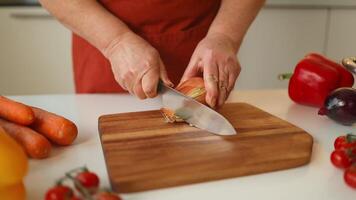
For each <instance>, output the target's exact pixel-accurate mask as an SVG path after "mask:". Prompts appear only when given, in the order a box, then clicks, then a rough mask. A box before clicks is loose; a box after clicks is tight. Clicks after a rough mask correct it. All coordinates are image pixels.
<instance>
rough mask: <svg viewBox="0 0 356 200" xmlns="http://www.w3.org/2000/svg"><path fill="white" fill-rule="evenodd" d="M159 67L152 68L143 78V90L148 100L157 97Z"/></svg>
mask: <svg viewBox="0 0 356 200" xmlns="http://www.w3.org/2000/svg"><path fill="white" fill-rule="evenodd" d="M158 81H159V67H153V68H150V69H149V70H148V71H147V72H146V73H145V74H144V75H143V77H142V89H143V91H144V93H145V95H146V97H148V98H153V97H155V96H157V86H158Z"/></svg>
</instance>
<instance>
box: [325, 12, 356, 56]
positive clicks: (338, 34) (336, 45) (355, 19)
mask: <svg viewBox="0 0 356 200" xmlns="http://www.w3.org/2000/svg"><path fill="white" fill-rule="evenodd" d="M355 23H356V9H349V10H347V9H333V10H331V11H330V25H329V34H328V40H327V48H326V53H327V55H328V56H330V57H331V58H334V59H336V60H341V59H342V58H344V57H347V56H356V34H355V33H356V26H355Z"/></svg>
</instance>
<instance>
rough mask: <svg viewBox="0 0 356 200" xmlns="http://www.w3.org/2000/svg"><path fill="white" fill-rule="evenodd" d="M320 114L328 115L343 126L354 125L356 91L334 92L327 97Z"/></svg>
mask: <svg viewBox="0 0 356 200" xmlns="http://www.w3.org/2000/svg"><path fill="white" fill-rule="evenodd" d="M318 114H319V115H327V116H328V117H329V118H330V119H333V120H334V121H336V122H338V123H340V124H343V125H348V126H351V125H353V124H354V123H355V122H356V89H353V88H339V89H336V90H334V91H333V92H331V93H330V94H329V95H328V96H327V98H326V99H325V103H324V107H322V108H320V110H319V113H318Z"/></svg>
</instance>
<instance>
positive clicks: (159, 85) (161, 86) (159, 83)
mask: <svg viewBox="0 0 356 200" xmlns="http://www.w3.org/2000/svg"><path fill="white" fill-rule="evenodd" d="M164 86H165V85H164V83H163V81H162V80H161V79H159V81H158V85H157V93H161V92H162V90H163V87H164Z"/></svg>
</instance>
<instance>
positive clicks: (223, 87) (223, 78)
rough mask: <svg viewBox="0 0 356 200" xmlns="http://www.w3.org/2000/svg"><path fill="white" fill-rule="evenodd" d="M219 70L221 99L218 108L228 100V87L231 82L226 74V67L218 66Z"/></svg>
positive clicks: (219, 98)
mask: <svg viewBox="0 0 356 200" xmlns="http://www.w3.org/2000/svg"><path fill="white" fill-rule="evenodd" d="M218 69H219V85H218V86H219V97H218V107H221V106H222V105H223V104H224V103H225V100H226V96H227V93H228V91H227V85H228V82H229V75H228V74H227V72H226V66H222V65H220V66H218Z"/></svg>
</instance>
